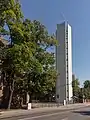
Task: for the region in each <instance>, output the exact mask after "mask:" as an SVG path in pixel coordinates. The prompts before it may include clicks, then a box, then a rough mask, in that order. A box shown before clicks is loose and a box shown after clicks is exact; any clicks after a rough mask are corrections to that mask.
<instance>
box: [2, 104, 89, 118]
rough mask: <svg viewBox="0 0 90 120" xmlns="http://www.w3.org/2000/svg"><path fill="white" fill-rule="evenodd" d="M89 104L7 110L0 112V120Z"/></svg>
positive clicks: (76, 107)
mask: <svg viewBox="0 0 90 120" xmlns="http://www.w3.org/2000/svg"><path fill="white" fill-rule="evenodd" d="M89 105H90V104H85V103H84V104H70V105H66V106H60V107H51V108H48V107H45V108H36V109H31V110H21V109H19V110H9V111H2V112H0V119H1V118H9V117H14V116H20V115H28V114H34V113H42V112H49V111H55V110H60V111H63V110H69V109H78V108H81V107H85V106H89Z"/></svg>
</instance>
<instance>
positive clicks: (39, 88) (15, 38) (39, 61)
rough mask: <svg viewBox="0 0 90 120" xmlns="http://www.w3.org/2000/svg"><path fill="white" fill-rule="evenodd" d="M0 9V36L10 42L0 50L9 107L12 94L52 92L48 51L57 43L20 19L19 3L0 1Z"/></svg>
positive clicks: (35, 25)
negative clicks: (8, 92)
mask: <svg viewBox="0 0 90 120" xmlns="http://www.w3.org/2000/svg"><path fill="white" fill-rule="evenodd" d="M0 6H2V7H0V11H1V13H0V34H1V35H3V37H5V35H7V36H8V37H9V38H10V41H11V43H10V45H9V46H7V47H2V48H0V59H1V61H2V64H1V68H2V72H3V73H4V77H5V78H6V79H5V80H6V81H5V82H6V84H7V85H8V88H9V90H10V95H9V98H8V99H9V107H10V104H11V100H12V95H13V92H14V93H15V95H16V93H17V95H18V96H23V94H25V93H26V92H28V93H29V94H30V95H31V96H32V95H37V94H39V95H46V94H48V93H51V92H52V91H53V90H54V89H55V82H56V77H57V73H56V70H55V67H54V64H55V59H54V53H52V52H49V51H48V48H51V47H52V46H55V45H56V44H57V42H56V39H55V37H54V35H49V34H48V31H47V29H46V28H45V26H44V25H42V24H41V23H40V22H39V21H37V20H34V21H30V20H28V19H24V17H23V15H22V12H21V6H20V4H19V2H16V1H15V0H8V1H7V0H1V1H0ZM6 27H8V29H6Z"/></svg>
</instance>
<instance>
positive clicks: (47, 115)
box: [18, 111, 70, 120]
mask: <svg viewBox="0 0 90 120" xmlns="http://www.w3.org/2000/svg"><path fill="white" fill-rule="evenodd" d="M69 112H70V111H64V112H58V113H51V114H46V115H40V116H35V117H30V118H23V119H18V120H32V119H37V118H42V117H50V116H54V115H58V114H60V113H69ZM62 120H67V119H66V118H64V119H62Z"/></svg>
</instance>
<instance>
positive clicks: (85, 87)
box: [83, 80, 90, 99]
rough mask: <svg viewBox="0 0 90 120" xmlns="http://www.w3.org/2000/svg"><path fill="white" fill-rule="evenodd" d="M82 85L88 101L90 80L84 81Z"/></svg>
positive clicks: (89, 97)
mask: <svg viewBox="0 0 90 120" xmlns="http://www.w3.org/2000/svg"><path fill="white" fill-rule="evenodd" d="M83 84H84V95H85V98H86V99H90V80H86V81H85V82H84V83H83Z"/></svg>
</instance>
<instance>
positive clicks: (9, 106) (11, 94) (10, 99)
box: [8, 80, 14, 109]
mask: <svg viewBox="0 0 90 120" xmlns="http://www.w3.org/2000/svg"><path fill="white" fill-rule="evenodd" d="M13 91H14V80H13V83H12V86H10V97H9V103H8V109H10V108H11V102H12V96H13Z"/></svg>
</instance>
